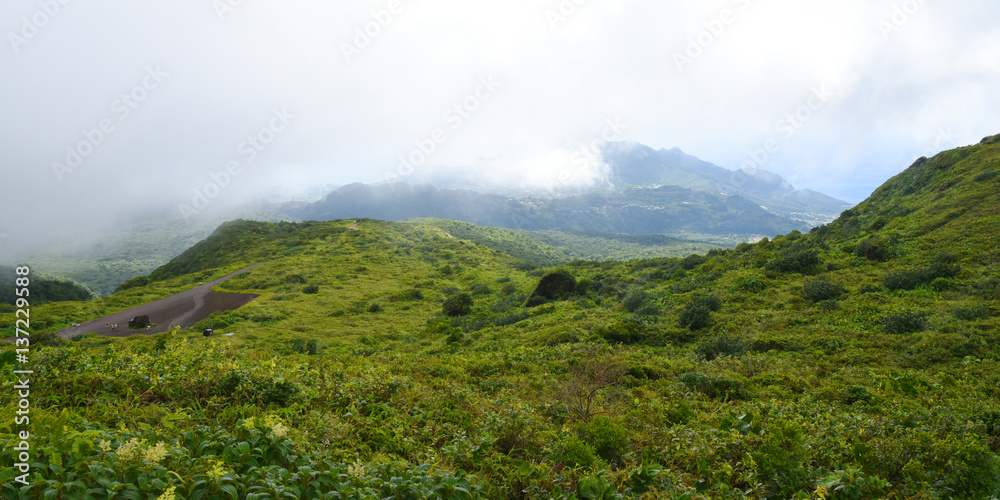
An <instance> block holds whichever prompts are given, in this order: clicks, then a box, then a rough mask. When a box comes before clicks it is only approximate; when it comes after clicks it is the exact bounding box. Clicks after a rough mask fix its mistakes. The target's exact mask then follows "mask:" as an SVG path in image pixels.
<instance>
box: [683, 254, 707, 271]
mask: <svg viewBox="0 0 1000 500" xmlns="http://www.w3.org/2000/svg"><path fill="white" fill-rule="evenodd" d="M707 261H708V257H705V256H702V255H698V254H691V255H688V256H687V257H684V258H683V259H681V267H682V268H684V269H686V270H688V271H690V270H692V269H694V268H696V267H698V266H700V265H702V264H704V263H705V262H707Z"/></svg>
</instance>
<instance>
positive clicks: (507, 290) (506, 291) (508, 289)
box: [500, 283, 517, 297]
mask: <svg viewBox="0 0 1000 500" xmlns="http://www.w3.org/2000/svg"><path fill="white" fill-rule="evenodd" d="M512 293H517V286H516V285H514V284H513V283H507V284H505V285H504V286H503V287H502V288H501V289H500V295H502V296H504V297H506V296H508V295H510V294H512Z"/></svg>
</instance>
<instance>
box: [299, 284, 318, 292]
mask: <svg viewBox="0 0 1000 500" xmlns="http://www.w3.org/2000/svg"><path fill="white" fill-rule="evenodd" d="M302 293H306V294H315V293H319V285H309V286H307V287H305V288H303V289H302Z"/></svg>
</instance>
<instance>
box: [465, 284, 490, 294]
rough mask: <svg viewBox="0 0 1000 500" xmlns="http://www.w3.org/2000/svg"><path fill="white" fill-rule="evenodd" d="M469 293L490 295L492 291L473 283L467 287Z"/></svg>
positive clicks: (482, 285)
mask: <svg viewBox="0 0 1000 500" xmlns="http://www.w3.org/2000/svg"><path fill="white" fill-rule="evenodd" d="M469 293H470V294H471V295H492V294H493V289H492V288H490V287H489V286H487V285H484V284H482V283H473V284H472V286H470V287H469Z"/></svg>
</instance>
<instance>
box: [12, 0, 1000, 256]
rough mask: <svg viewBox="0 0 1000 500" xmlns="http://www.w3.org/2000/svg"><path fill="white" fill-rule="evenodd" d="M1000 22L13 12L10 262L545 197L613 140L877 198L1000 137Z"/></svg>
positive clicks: (632, 5) (529, 1)
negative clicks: (136, 221)
mask: <svg viewBox="0 0 1000 500" xmlns="http://www.w3.org/2000/svg"><path fill="white" fill-rule="evenodd" d="M996 19H1000V3H997V2H995V1H993V0H960V1H955V2H943V1H941V0H923V1H918V0H907V1H902V0H841V1H838V2H818V1H803V0H717V1H701V2H675V1H663V0H618V1H597V0H550V1H546V0H505V1H502V2H499V1H489V2H486V1H474V0H399V1H395V0H393V1H389V0H377V1H362V0H340V1H319V0H280V1H279V0H197V1H195V0H147V1H142V2H137V1H134V0H128V1H125V0H105V1H99V2H83V1H76V0H5V1H4V2H3V3H2V5H0V33H4V34H5V36H4V40H5V42H6V43H5V44H2V45H0V68H2V78H0V96H2V100H0V116H2V117H3V120H2V122H0V123H2V124H0V153H2V156H0V160H2V163H0V175H2V182H0V203H2V207H3V208H2V215H3V216H2V217H0V239H2V241H0V249H4V248H6V249H7V250H10V249H11V248H15V247H17V246H19V245H18V243H19V242H24V241H27V240H29V239H31V237H32V235H33V234H34V233H36V232H38V231H39V230H42V231H67V230H70V229H71V228H76V229H79V228H87V227H92V226H93V227H96V226H95V225H96V224H98V223H100V222H101V221H108V220H112V219H113V218H114V217H115V216H116V215H120V214H122V213H135V212H137V211H140V210H141V209H143V208H144V207H150V206H155V207H160V208H162V207H170V208H171V209H173V208H176V209H177V210H178V211H179V210H180V209H181V206H182V205H186V206H189V207H191V208H192V210H195V211H197V210H200V209H199V208H198V207H202V206H209V207H211V206H222V205H226V204H230V203H235V202H238V201H241V200H243V199H246V198H247V197H249V196H252V195H253V193H255V192H257V190H258V189H259V188H260V187H261V186H266V185H270V184H296V183H347V182H353V181H364V182H373V181H381V180H384V179H385V178H386V175H387V174H404V177H405V176H406V175H405V174H409V173H410V172H413V171H417V170H418V169H425V170H424V171H426V169H432V168H433V167H432V165H452V166H456V165H464V166H475V167H479V168H482V175H483V177H484V179H487V180H490V181H494V182H523V181H525V180H528V181H530V182H538V183H550V182H552V181H553V179H559V178H560V172H564V171H565V170H566V169H567V168H569V167H568V164H569V163H572V162H571V158H573V154H574V153H575V152H577V151H579V150H581V149H582V148H586V147H587V146H588V145H589V144H591V143H592V142H593V141H594V140H599V139H600V138H601V137H602V136H604V137H605V138H611V139H616V140H629V141H637V142H640V143H643V144H646V145H649V146H652V147H654V148H661V147H666V148H671V147H680V148H681V149H683V150H684V151H685V152H688V153H690V154H693V155H696V156H698V157H700V158H702V159H704V160H707V161H711V162H714V163H717V164H719V165H721V166H723V167H726V168H731V169H736V168H740V167H741V166H756V167H758V168H764V169H766V170H770V171H773V172H775V173H778V174H780V175H782V176H784V177H785V178H786V179H788V180H789V181H791V182H792V183H793V184H794V185H795V186H797V187H802V188H810V189H815V190H818V191H821V192H825V193H827V194H830V195H833V196H836V197H839V198H841V199H844V200H847V201H850V202H858V201H861V200H863V199H864V198H865V197H867V196H868V195H869V194H870V193H871V191H872V190H873V189H875V188H876V187H877V186H878V185H880V184H881V183H883V182H884V181H885V180H887V179H888V178H889V177H891V176H893V175H895V174H896V173H898V172H900V171H901V170H903V169H904V168H906V167H907V166H908V165H910V163H912V161H913V160H914V159H916V158H917V157H919V156H922V155H930V154H933V153H936V152H938V151H940V150H943V149H949V148H952V147H956V146H961V145H967V144H972V143H976V142H978V141H979V140H980V139H981V138H982V137H983V136H986V135H990V134H995V133H1000V113H997V110H1000V92H997V89H1000V24H998V23H997V22H996ZM456 106H457V107H456ZM609 123H610V124H614V125H613V126H612V125H609ZM251 138H253V139H251ZM765 148H767V149H769V151H768V150H766V149H765ZM421 149H423V150H424V151H420V150H421ZM425 152H426V153H427V154H424V153H425ZM400 157H403V158H410V159H411V160H413V162H412V163H411V164H409V165H402V166H401V165H400V161H399V158H400ZM227 168H228V169H229V172H226V170H227ZM585 177H586V176H585V175H584V176H582V177H581V176H579V175H575V176H574V177H572V179H573V181H572V182H581V179H583V180H584V181H585V180H586V179H585ZM564 180H565V179H564ZM199 195H200V196H204V197H205V198H204V199H199ZM0 251H2V250H0Z"/></svg>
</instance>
